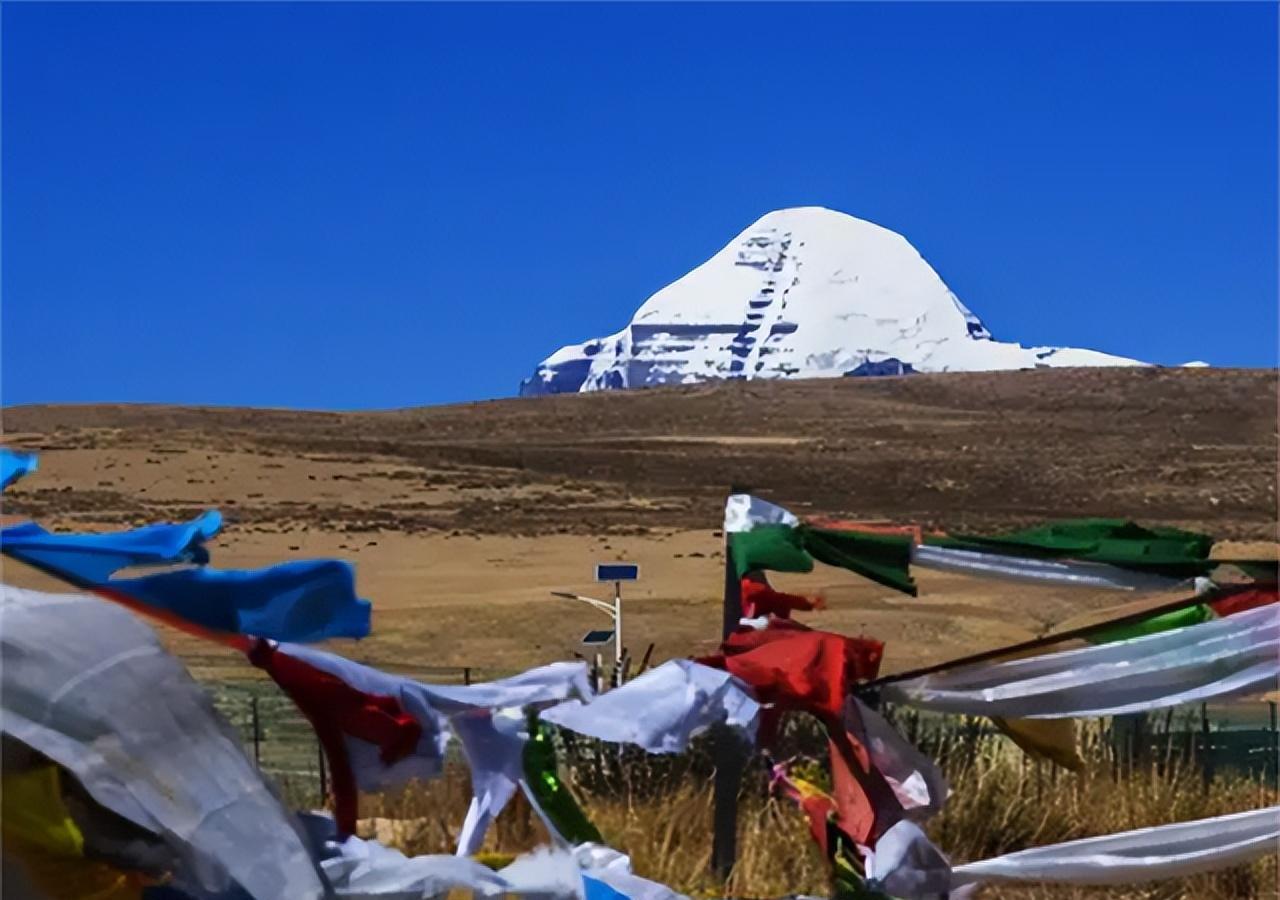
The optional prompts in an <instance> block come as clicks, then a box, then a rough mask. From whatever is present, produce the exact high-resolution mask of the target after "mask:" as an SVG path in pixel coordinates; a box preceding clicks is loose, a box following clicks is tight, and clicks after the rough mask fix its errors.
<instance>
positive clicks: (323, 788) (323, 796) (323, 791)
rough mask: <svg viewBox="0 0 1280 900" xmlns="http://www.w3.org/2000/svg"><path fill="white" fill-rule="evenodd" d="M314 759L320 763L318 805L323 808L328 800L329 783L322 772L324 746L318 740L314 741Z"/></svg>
mask: <svg viewBox="0 0 1280 900" xmlns="http://www.w3.org/2000/svg"><path fill="white" fill-rule="evenodd" d="M316 758H317V759H318V760H319V761H320V805H321V806H324V805H325V803H327V802H328V800H329V781H328V779H327V778H326V777H325V771H324V746H323V745H322V744H321V743H320V742H319V740H317V741H316Z"/></svg>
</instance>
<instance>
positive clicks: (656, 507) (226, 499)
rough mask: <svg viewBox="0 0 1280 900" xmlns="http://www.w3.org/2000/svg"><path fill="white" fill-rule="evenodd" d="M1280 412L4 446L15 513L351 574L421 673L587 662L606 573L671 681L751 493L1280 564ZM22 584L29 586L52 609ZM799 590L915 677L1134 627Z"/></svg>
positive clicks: (53, 438) (220, 433)
mask: <svg viewBox="0 0 1280 900" xmlns="http://www.w3.org/2000/svg"><path fill="white" fill-rule="evenodd" d="M1276 394H1277V374H1276V372H1275V371H1241V370H1214V369H1070V370H1051V371H1027V372H1011V373H968V374H948V375H916V376H907V377H901V378H883V379H831V380H815V381H796V382H763V381H757V382H750V383H747V382H723V383H713V384H705V385H698V386H694V387H688V388H662V389H653V390H641V391H630V392H604V393H596V394H580V395H560V396H549V397H541V398H528V399H519V400H499V401H491V402H484V403H472V404H463V405H457V406H446V407H432V408H423V409H409V410H397V411H387V412H359V413H322V412H298V411H285V410H259V409H222V408H177V407H159V406H120V405H97V406H53V407H16V408H8V409H6V410H4V421H3V425H4V430H5V432H6V437H5V439H6V442H7V443H8V444H10V445H11V446H19V447H27V448H32V449H39V450H42V451H43V455H42V459H41V469H40V471H39V472H37V473H36V474H34V475H32V476H30V477H29V478H28V479H26V480H25V481H22V482H20V483H19V484H17V485H15V486H14V487H12V488H10V489H9V491H7V492H6V494H5V513H6V514H8V515H26V516H30V517H33V518H36V519H38V520H39V521H41V522H42V523H43V524H45V525H46V526H47V527H51V528H53V527H64V528H66V527H81V528H86V527H87V528H98V527H120V526H121V525H125V524H142V523H144V522H153V521H157V520H162V519H173V518H178V517H182V516H185V515H188V514H190V513H193V512H195V511H197V510H198V509H202V508H205V507H208V506H217V507H219V508H220V509H222V510H223V512H224V513H225V514H226V516H227V519H228V528H227V531H226V533H225V535H224V537H221V538H219V540H218V542H217V544H216V545H215V548H214V556H215V561H216V562H217V563H218V564H220V565H223V566H242V565H243V566H247V565H265V564H268V563H271V562H276V561H280V560H283V559H287V558H291V557H299V556H319V555H338V556H343V557H346V558H349V559H352V560H354V561H355V562H356V563H357V564H358V566H359V578H360V586H361V589H362V591H363V592H364V593H365V594H366V595H367V596H369V597H370V598H371V599H373V601H374V604H375V610H377V611H378V612H377V619H376V621H375V637H374V638H371V639H369V640H368V641H366V642H365V643H363V644H362V645H360V646H361V647H362V648H364V650H363V652H364V653H365V655H366V656H370V657H372V658H380V659H384V660H385V659H388V658H390V657H391V656H397V657H398V656H402V655H403V654H404V652H405V650H406V648H412V649H413V650H414V657H413V658H414V660H416V661H418V662H422V663H423V664H425V662H426V661H428V660H429V661H430V663H431V664H445V663H447V664H450V665H453V664H458V665H464V664H475V665H477V666H492V667H494V668H503V669H511V668H516V667H518V666H519V665H521V664H523V663H526V662H532V661H537V660H540V659H546V658H549V657H562V656H564V655H566V653H567V652H568V651H569V650H570V649H572V648H573V647H574V646H575V641H576V639H577V638H578V637H579V636H580V634H581V631H582V630H584V626H594V625H597V624H600V623H599V622H598V621H597V620H596V619H594V618H592V613H591V612H590V610H587V609H586V608H585V607H584V608H583V609H582V610H579V609H578V608H577V607H574V606H571V605H569V604H568V603H567V602H564V603H563V605H556V603H557V602H556V601H553V600H550V599H548V598H547V595H546V591H547V590H549V589H556V588H559V589H575V588H576V589H579V590H584V591H585V590H586V589H587V588H589V587H590V582H589V566H590V564H591V563H592V562H594V561H596V560H597V559H610V558H619V557H632V558H635V559H637V560H639V561H640V562H641V563H642V565H643V566H644V580H643V581H642V582H641V583H640V584H639V585H637V590H636V591H635V592H634V593H633V594H632V595H631V596H633V597H635V602H634V605H633V607H632V609H633V615H634V616H635V619H634V620H633V621H634V622H635V624H634V626H633V629H634V630H632V631H631V634H632V635H633V636H634V640H635V641H636V643H637V644H643V643H647V642H648V641H649V640H655V641H657V642H658V643H659V649H658V651H657V656H659V657H661V656H670V655H676V654H680V653H686V652H689V651H690V650H691V649H695V648H696V646H697V645H698V644H699V642H704V641H706V640H709V639H713V638H714V637H715V633H716V630H717V625H716V623H717V622H718V611H717V609H716V595H717V593H718V584H719V581H720V578H721V572H720V568H719V564H718V563H717V562H716V561H715V556H716V554H717V548H718V547H719V543H720V541H719V538H718V535H716V534H715V532H716V529H718V527H719V523H720V518H721V510H722V503H723V498H724V494H725V491H726V489H727V488H728V487H729V486H730V484H742V485H747V486H750V487H751V488H753V489H754V490H755V491H757V492H758V493H761V494H762V495H764V496H766V497H769V498H770V499H773V500H776V501H778V502H780V503H784V504H786V505H788V506H790V507H792V508H794V509H796V510H797V511H802V512H803V511H810V512H822V513H832V514H841V515H847V516H856V517H861V518H882V519H892V520H896V521H904V522H905V521H918V522H924V523H928V524H933V525H940V526H944V527H950V528H959V527H967V528H982V529H991V528H999V527H1006V526H1013V525H1020V524H1024V523H1027V522H1031V521H1034V520H1040V519H1045V518H1054V517H1069V516H1079V515H1110V516H1129V517H1133V518H1136V519H1138V520H1140V521H1144V522H1151V523H1171V524H1179V525H1184V526H1190V527H1194V528H1200V529H1204V530H1207V531H1210V532H1212V533H1215V534H1217V535H1219V536H1221V537H1224V538H1232V539H1248V540H1270V541H1274V539H1275V537H1276V454H1277V433H1276ZM17 569H18V567H16V566H13V567H10V568H9V570H7V571H6V572H5V579H6V580H9V581H19V582H21V583H24V584H44V585H45V586H47V583H45V582H42V581H40V580H39V579H38V578H37V577H36V576H34V575H31V574H30V573H26V572H22V571H17ZM785 583H786V584H788V586H793V587H800V588H807V589H814V588H817V589H822V590H825V591H826V592H827V593H828V595H829V598H830V600H831V607H832V608H831V610H830V611H828V612H826V613H822V614H821V615H820V616H818V617H817V619H816V620H815V624H818V625H821V626H824V627H834V628H842V629H844V630H849V631H856V630H860V629H862V628H866V629H867V630H870V631H872V632H874V633H877V634H879V635H880V636H882V637H886V638H888V639H890V640H891V645H890V651H889V655H888V659H889V662H890V664H905V663H910V662H915V661H918V660H920V659H924V658H936V657H937V656H939V655H945V654H948V653H951V652H955V651H956V650H969V649H977V648H978V647H979V646H982V645H989V644H990V643H992V642H993V641H996V640H1005V639H1017V638H1019V637H1021V636H1025V635H1026V634H1028V633H1031V632H1033V631H1036V630H1039V629H1042V628H1043V627H1045V626H1046V625H1049V624H1052V623H1054V622H1057V621H1061V620H1063V619H1064V618H1069V617H1070V616H1071V615H1072V614H1073V613H1075V612H1079V611H1082V610H1083V609H1086V608H1097V607H1098V606H1099V605H1102V604H1108V603H1117V602H1120V601H1121V600H1123V599H1125V598H1119V599H1117V598H1116V597H1115V596H1114V595H1112V596H1110V597H1107V596H1105V595H1102V596H1094V595H1088V596H1082V595H1081V594H1079V593H1074V594H1073V593H1070V592H1067V593H1066V594H1063V593H1062V592H1060V591H1059V592H1053V591H1045V590H1040V589H1038V590H1036V591H1030V590H1028V589H1026V588H1009V587H1003V586H1002V587H999V588H993V587H992V586H991V585H990V584H988V583H983V582H972V581H968V580H965V579H962V578H959V577H956V576H928V577H927V578H926V579H925V580H923V581H922V585H923V587H924V589H925V590H924V592H923V593H924V596H922V597H921V598H920V599H919V600H910V598H897V597H892V596H888V595H887V594H886V592H885V591H884V590H883V589H880V588H878V587H876V586H874V585H867V584H864V583H859V582H857V580H856V579H854V578H852V576H849V575H848V574H847V573H832V572H829V571H828V572H823V573H821V574H815V575H813V576H808V577H807V578H797V579H795V580H794V581H786V582H785ZM517 622H519V623H521V624H520V625H519V627H513V626H514V623H517ZM895 638H896V639H899V640H900V641H902V642H901V643H899V644H897V645H896V646H895V645H894V644H893V643H892V640H893V639H895ZM642 649H643V646H641V647H640V650H642ZM637 652H639V651H637Z"/></svg>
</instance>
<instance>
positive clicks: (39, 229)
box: [0, 3, 1277, 408]
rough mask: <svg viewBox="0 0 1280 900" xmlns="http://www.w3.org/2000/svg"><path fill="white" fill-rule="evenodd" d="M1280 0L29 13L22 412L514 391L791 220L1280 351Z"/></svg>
mask: <svg viewBox="0 0 1280 900" xmlns="http://www.w3.org/2000/svg"><path fill="white" fill-rule="evenodd" d="M1276 16H1277V13H1276V5H1275V4H1271V3H1255V4H1244V5H1227V4H1222V3H1212V4H1205V5H1198V4H1190V3H1176V4H1171V5H1162V4H1156V3H1141V4H1135V5H1119V4H1086V3H1067V4H1038V3H1037V4H1027V5H1021V4H1012V3H1000V4H993V5H979V4H963V3H948V4H942V5H931V4H895V5H874V4H869V3H858V4H820V5H794V4H793V5H778V6H775V5H766V4H749V5H730V4H712V5H677V4H671V3H653V4H642V5H619V4H611V5H586V4H570V5H541V4H539V5H534V4H524V5H516V6H506V5H497V4H470V5H426V4H409V3H401V4H387V5H374V4H358V5H345V4H337V3H322V4H289V5H286V4H281V5H271V4H260V3H243V4H232V5H214V4H208V5H202V4H201V5H198V4H188V3H178V4H172V5H162V4H155V3H129V4H122V5H110V4H99V5H79V4H63V3H50V4H31V3H17V4H15V3H5V4H4V6H3V21H2V26H3V64H2V65H3V73H2V74H3V135H2V139H3V150H2V154H3V210H2V212H3V239H2V247H0V249H2V251H3V285H2V287H3V309H2V321H0V324H2V326H3V336H2V341H3V348H2V349H3V364H2V368H0V375H2V377H3V381H2V382H0V392H2V394H0V396H2V397H3V401H4V402H5V403H7V404H9V403H28V402H42V401H60V402H65V401H163V402H183V403H217V404H254V405H273V406H303V407H320V408H326V407H327V408H353V407H384V406H401V405H417V404H428V403H440V402H449V401H457V400H467V399H483V398H491V397H501V396H510V395H512V394H513V393H514V392H515V390H516V387H517V384H518V382H519V381H520V379H521V378H522V377H524V376H526V375H527V374H529V373H530V372H531V371H532V369H533V367H534V365H535V364H536V363H537V362H538V361H539V360H540V359H541V358H542V357H543V356H545V355H546V354H548V353H549V352H551V351H552V350H554V349H555V348H557V347H559V346H560V345H562V344H565V343H569V342H575V341H580V340H583V339H585V338H588V337H592V336H598V335H602V334H608V333H611V332H613V331H616V330H617V329H618V328H620V327H621V326H622V325H623V324H624V323H625V322H626V321H627V319H628V318H629V317H630V315H631V313H632V312H633V311H634V310H635V308H636V307H637V306H639V305H640V303H641V302H643V301H644V300H645V298H647V297H648V296H649V295H650V294H651V293H652V292H654V291H655V290H657V289H659V288H661V287H662V286H664V285H665V284H667V283H669V282H670V281H672V280H674V279H675V278H677V277H679V276H680V275H682V274H684V273H685V272H687V271H688V270H689V269H691V268H692V267H694V266H695V265H697V264H698V263H700V262H702V261H703V260H705V259H706V258H707V257H708V256H710V255H711V254H712V253H714V252H715V251H716V250H718V249H719V248H720V247H721V246H723V245H724V244H725V243H727V242H728V241H729V240H730V239H731V238H732V237H733V236H734V235H735V234H737V233H738V232H739V231H740V230H741V229H743V228H745V227H746V226H747V225H748V224H750V223H751V222H752V221H753V220H754V219H756V218H757V217H759V216H760V215H762V214H763V213H765V212H767V211H769V210H771V209H776V208H779V207H785V206H798V205H822V206H829V207H833V208H835V209H839V210H842V211H844V212H848V213H852V214H854V215H857V216H860V217H862V218H866V219H870V220H871V221H874V222H877V223H879V224H882V225H885V226H887V227H890V228H893V229H895V230H897V231H900V232H902V233H903V234H905V235H906V236H907V238H908V239H909V240H911V242H912V243H913V244H915V246H916V247H917V248H918V249H919V250H920V251H921V252H922V253H923V254H924V256H925V258H926V259H928V260H929V262H930V263H932V264H933V266H934V267H935V268H936V269H937V270H938V272H939V273H940V274H941V275H942V277H943V279H944V280H945V281H946V282H947V283H948V284H949V285H950V286H951V288H952V289H953V290H954V291H955V292H956V293H957V294H958V295H959V296H960V298H961V299H962V300H963V301H964V302H965V303H966V304H967V305H968V306H969V307H970V308H972V309H973V310H974V311H975V312H976V313H977V314H978V315H980V316H981V317H982V318H983V320H984V321H985V322H986V324H987V326H988V327H989V328H990V329H991V331H992V332H993V334H994V335H995V336H996V337H997V338H999V339H1001V340H1012V341H1021V342H1022V343H1024V344H1063V345H1070V346H1079V347H1092V348H1096V349H1100V350H1105V351H1109V352H1113V353H1119V354H1124V355H1130V356H1136V357H1139V358H1144V359H1148V360H1152V361H1154V362H1159V363H1165V364H1178V363H1182V362H1186V361H1188V360H1193V359H1203V360H1207V361H1208V362H1210V363H1212V364H1214V365H1219V366H1274V365H1276V353H1277V312H1276V290H1277V253H1276V245H1277V177H1276V172H1277V167H1276V152H1277V131H1276V129H1277V112H1276V109H1277V88H1276V85H1277V57H1276V45H1277V19H1276Z"/></svg>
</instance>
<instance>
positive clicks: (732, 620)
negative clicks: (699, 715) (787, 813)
mask: <svg viewBox="0 0 1280 900" xmlns="http://www.w3.org/2000/svg"><path fill="white" fill-rule="evenodd" d="M730 492H731V493H734V494H749V493H751V489H750V488H746V487H733V488H730ZM741 618H742V585H741V584H740V582H739V581H738V571H737V568H736V567H735V566H734V563H733V548H732V545H731V543H730V541H729V535H728V534H725V536H724V619H723V622H722V628H721V637H722V638H727V637H728V636H729V635H730V634H732V633H733V632H734V631H735V630H736V629H737V627H738V620H739V619H741ZM714 735H715V745H714V753H715V762H716V774H715V814H714V816H715V818H714V822H715V825H714V829H715V830H714V833H713V835H712V841H711V869H712V871H713V872H714V873H715V874H716V876H717V877H719V878H721V879H727V878H728V877H729V873H730V872H732V871H733V865H734V863H735V862H737V859H738V791H739V789H740V788H741V787H742V770H743V767H744V765H745V763H746V757H745V754H744V753H743V746H742V742H741V741H740V740H739V739H738V736H737V735H736V734H734V732H733V731H732V730H731V729H729V728H727V727H725V726H724V725H719V726H717V727H716V729H715V731H714Z"/></svg>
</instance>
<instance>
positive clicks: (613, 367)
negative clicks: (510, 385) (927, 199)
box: [520, 207, 1144, 396]
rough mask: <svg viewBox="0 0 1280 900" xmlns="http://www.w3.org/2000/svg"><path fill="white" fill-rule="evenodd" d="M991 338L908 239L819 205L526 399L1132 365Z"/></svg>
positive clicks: (571, 349)
mask: <svg viewBox="0 0 1280 900" xmlns="http://www.w3.org/2000/svg"><path fill="white" fill-rule="evenodd" d="M1133 365H1144V364H1143V363H1141V362H1139V361H1137V360H1133V359H1126V358H1124V357H1120V356H1111V355H1109V354H1106V353H1099V352H1097V351H1095V350H1077V349H1073V348H1069V347H1023V346H1022V345H1020V344H1009V343H1004V342H1001V341H997V340H995V339H993V338H992V336H991V334H990V333H989V332H988V331H987V329H986V327H985V326H984V325H983V324H982V321H981V320H980V319H979V318H978V317H977V316H975V315H974V314H973V313H971V312H970V311H969V310H968V308H966V307H965V305H964V304H963V303H961V302H960V300H959V299H958V298H957V297H956V295H955V294H953V293H951V291H950V290H949V289H948V288H947V286H946V284H944V283H943V281H942V279H941V278H939V277H938V273H937V272H935V271H934V270H933V268H932V267H931V266H930V265H929V264H928V263H927V262H925V261H924V258H923V257H921V256H920V254H919V253H918V252H917V251H916V249H915V248H914V247H912V246H911V244H909V243H908V242H907V240H906V238H904V237H903V236H902V235H900V234H897V233H896V232H893V231H890V230H888V229H887V228H881V227H880V226H879V225H874V224H872V223H871V222H866V221H864V220H862V219H856V218H854V217H853V216H849V215H845V214H844V213H840V212H835V211H834V210H830V209H823V208H821V207H801V208H797V209H782V210H778V211H776V212H771V213H769V214H768V215H766V216H764V217H763V218H761V219H760V220H759V221H757V222H756V223H755V224H753V225H752V226H751V227H750V228H748V229H747V230H746V231H744V232H742V233H741V234H740V235H738V236H737V237H736V238H734V239H733V240H732V241H731V242H730V243H729V244H728V246H726V247H725V248H724V249H723V250H721V251H720V252H719V253H717V254H716V255H715V256H713V257H711V259H709V260H707V261H706V262H705V263H703V264H702V265H700V266H698V267H697V268H696V269H694V270H693V271H692V272H690V273H689V274H687V275H685V276H684V277H683V278H681V279H679V280H678V281H675V282H673V283H672V284H670V285H668V286H667V287H665V288H663V289H662V290H660V291H658V292H657V293H656V294H654V295H653V296H652V297H650V298H649V299H648V300H646V301H645V302H644V304H643V305H642V306H641V307H640V308H639V309H638V310H637V311H636V314H635V316H634V317H633V318H632V319H631V322H630V323H629V324H628V325H627V326H626V327H625V328H623V329H622V330H621V331H619V332H618V333H617V334H612V335H609V336H608V337H602V338H595V339H593V340H589V341H586V342H584V343H581V344H570V345H569V346H567V347H562V348H560V349H559V350H557V351H556V352H555V353H553V354H551V355H550V356H548V357H547V358H546V359H545V360H543V361H542V362H541V363H540V364H539V365H538V368H537V370H536V371H535V372H534V374H533V376H532V377H530V378H528V379H526V380H525V381H524V382H523V383H522V384H521V385H520V393H521V394H522V395H526V396H527V395H537V394H558V393H566V392H573V391H595V390H609V389H617V388H632V387H649V386H652V385H659V384H686V383H690V382H697V381H705V380H709V379H717V378H820V377H833V376H841V375H879V374H900V373H904V372H912V371H915V372H958V371H981V370H992V369H1031V368H1036V367H1046V366H1133Z"/></svg>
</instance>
